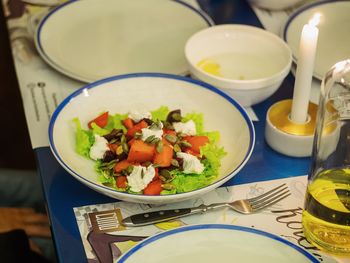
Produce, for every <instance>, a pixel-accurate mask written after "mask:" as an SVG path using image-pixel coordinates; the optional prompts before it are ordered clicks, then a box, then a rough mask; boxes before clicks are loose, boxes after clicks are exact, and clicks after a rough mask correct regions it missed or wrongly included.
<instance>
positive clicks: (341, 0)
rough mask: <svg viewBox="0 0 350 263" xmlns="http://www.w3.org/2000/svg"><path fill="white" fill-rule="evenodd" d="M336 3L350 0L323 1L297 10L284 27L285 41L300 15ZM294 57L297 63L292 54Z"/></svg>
mask: <svg viewBox="0 0 350 263" xmlns="http://www.w3.org/2000/svg"><path fill="white" fill-rule="evenodd" d="M336 2H349V0H321V1H318V2H315V3H310V4H308V5H305V6H302V7H301V8H299V9H297V10H296V11H295V12H294V13H292V14H291V15H290V16H289V18H288V20H287V22H286V23H285V26H284V29H283V40H284V41H285V42H286V43H288V42H287V32H288V29H289V26H290V24H291V23H292V22H293V20H294V19H295V18H296V17H297V16H299V15H300V14H302V13H303V12H305V11H307V10H309V9H312V8H314V7H317V6H321V5H325V4H334V3H336ZM292 56H293V60H294V61H296V57H295V55H294V54H292Z"/></svg>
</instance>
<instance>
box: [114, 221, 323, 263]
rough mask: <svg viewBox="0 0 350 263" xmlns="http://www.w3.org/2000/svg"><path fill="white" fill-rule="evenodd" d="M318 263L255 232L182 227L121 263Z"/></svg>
mask: <svg viewBox="0 0 350 263" xmlns="http://www.w3.org/2000/svg"><path fill="white" fill-rule="evenodd" d="M139 262H143V263H164V262H166V263H177V262H181V263H190V262H191V263H192V262H200V263H213V262H220V263H221V262H252V263H256V262H259V263H265V262H266V263H272V262H276V263H277V262H278V263H283V262H286V263H287V262H288V263H289V262H294V263H301V262H303V263H304V262H305V263H306V262H315V263H316V262H319V261H318V260H317V259H316V258H315V257H314V256H312V255H311V254H310V253H308V252H307V251H305V250H303V249H302V248H300V247H298V246H296V245H294V244H293V243H291V242H289V241H287V240H286V239H283V238H281V237H278V236H275V235H273V234H270V233H267V232H263V231H260V230H256V229H253V228H247V227H241V226H234V225H223V224H208V225H191V226H186V227H180V228H176V229H173V230H169V231H166V232H162V233H160V234H157V235H155V236H152V237H149V238H147V239H145V240H143V241H142V242H141V243H138V244H137V245H136V246H134V247H133V248H131V249H130V250H129V251H128V252H126V253H125V254H124V255H123V256H122V257H121V258H120V259H119V260H118V263H139Z"/></svg>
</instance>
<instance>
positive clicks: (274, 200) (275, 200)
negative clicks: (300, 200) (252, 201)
mask: <svg viewBox="0 0 350 263" xmlns="http://www.w3.org/2000/svg"><path fill="white" fill-rule="evenodd" d="M290 195H291V193H290V192H289V191H286V192H284V193H282V194H279V195H277V196H275V197H274V198H272V199H270V200H267V201H265V202H262V203H259V204H258V205H253V206H252V209H253V210H254V211H258V210H261V209H264V208H266V207H268V206H271V205H273V204H276V203H278V202H279V201H281V200H283V199H285V198H287V197H288V196H290Z"/></svg>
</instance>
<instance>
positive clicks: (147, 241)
mask: <svg viewBox="0 0 350 263" xmlns="http://www.w3.org/2000/svg"><path fill="white" fill-rule="evenodd" d="M202 229H227V230H233V231H242V232H248V233H253V234H257V235H260V236H265V237H268V238H270V239H273V240H276V241H279V242H281V243H283V244H286V245H288V246H290V247H291V248H293V249H295V250H296V251H298V252H299V253H301V254H303V255H304V256H305V257H307V258H308V259H310V261H311V262H314V263H318V262H319V261H318V260H317V259H316V258H315V257H314V256H312V255H311V254H310V253H309V252H307V251H305V250H304V249H302V248H300V247H298V246H297V245H295V244H293V243H291V242H289V241H288V240H286V239H283V238H281V237H279V236H276V235H273V234H271V233H268V232H264V231H261V230H258V229H254V228H248V227H243V226H235V225H224V224H203V225H191V226H185V227H180V228H176V229H173V230H169V231H165V232H162V233H160V234H157V235H155V236H151V237H149V238H147V239H145V240H144V241H141V242H140V243H138V244H137V245H135V246H134V247H132V248H131V249H130V250H128V251H127V252H126V253H125V254H124V255H123V256H122V257H121V258H120V260H119V261H118V263H123V262H126V261H127V259H128V258H130V257H131V256H132V255H133V254H134V253H136V252H137V251H138V250H140V249H141V248H143V247H145V246H147V245H149V244H151V243H153V242H155V241H157V240H159V239H162V238H165V237H167V236H170V235H173V234H178V233H181V232H187V231H193V230H202Z"/></svg>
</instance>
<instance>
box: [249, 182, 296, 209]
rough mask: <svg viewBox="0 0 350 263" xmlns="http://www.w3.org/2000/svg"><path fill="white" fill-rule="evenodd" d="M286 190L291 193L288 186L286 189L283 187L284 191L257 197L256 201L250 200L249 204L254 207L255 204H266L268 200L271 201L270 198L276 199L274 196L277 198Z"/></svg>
mask: <svg viewBox="0 0 350 263" xmlns="http://www.w3.org/2000/svg"><path fill="white" fill-rule="evenodd" d="M285 190H287V191H289V190H288V187H287V186H286V187H283V188H282V189H279V190H278V191H274V192H272V193H271V192H270V194H269V195H265V196H257V197H256V199H254V200H249V203H250V204H252V205H254V204H255V203H261V202H264V201H265V200H268V199H270V198H272V197H274V196H277V195H278V194H280V193H282V192H283V191H285Z"/></svg>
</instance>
